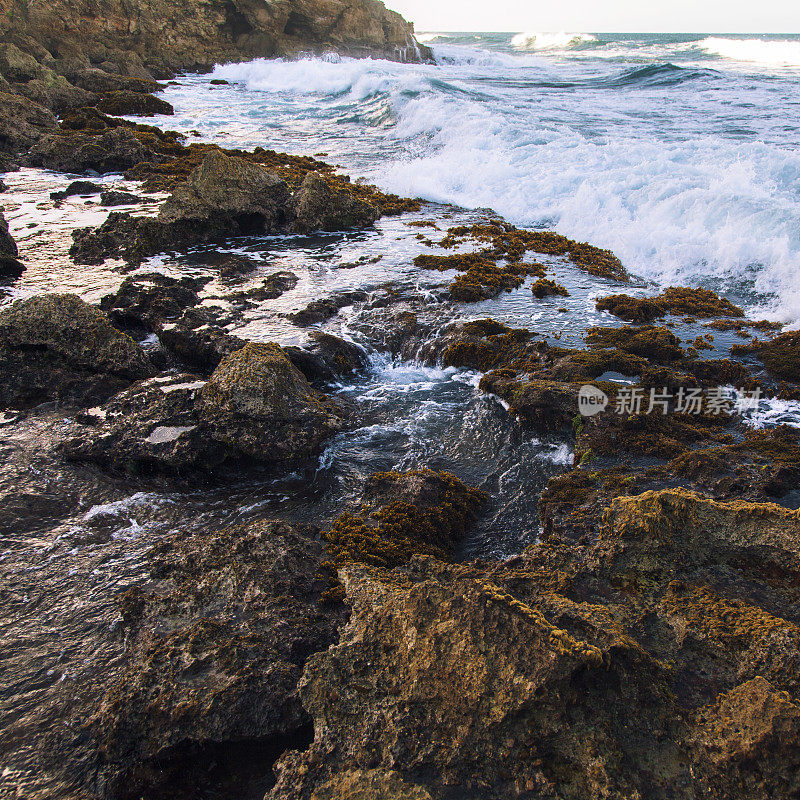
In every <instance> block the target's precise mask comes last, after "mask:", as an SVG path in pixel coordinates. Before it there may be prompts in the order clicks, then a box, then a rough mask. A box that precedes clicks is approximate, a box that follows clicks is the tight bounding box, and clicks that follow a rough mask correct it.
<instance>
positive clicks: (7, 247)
mask: <svg viewBox="0 0 800 800" xmlns="http://www.w3.org/2000/svg"><path fill="white" fill-rule="evenodd" d="M18 255H19V250H18V249H17V243H16V242H15V241H14V238H13V237H12V236H11V234H10V233H9V232H8V223H7V222H6V218H5V217H4V216H3V214H2V212H0V278H18V277H19V276H20V275H22V273H23V272H25V265H24V264H22V263H21V262H20V261H19V260H18V259H17V256H18Z"/></svg>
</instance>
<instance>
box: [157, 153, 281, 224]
mask: <svg viewBox="0 0 800 800" xmlns="http://www.w3.org/2000/svg"><path fill="white" fill-rule="evenodd" d="M288 203H289V188H288V187H287V185H286V182H285V181H283V180H282V179H281V178H279V177H278V176H277V175H275V174H274V173H272V172H268V171H267V170H265V169H264V168H263V167H260V166H258V164H254V163H253V162H251V161H247V160H245V159H243V158H235V157H230V156H226V155H225V154H224V153H222V152H219V151H212V152H210V153H209V154H208V155H207V156H206V157H205V158H204V159H203V162H202V164H200V166H199V167H197V168H196V169H195V170H194V171H193V172H192V174H191V175H190V176H189V180H188V181H187V182H186V183H185V184H181V185H180V186H179V187H178V188H177V189H176V190H175V191H174V192H173V193H172V195H171V196H170V197H169V198H168V199H167V201H166V202H165V203H164V205H163V206H162V208H161V212H160V213H159V216H158V218H159V220H160V221H161V222H164V223H171V222H193V223H196V222H200V221H202V222H206V223H208V222H209V221H210V222H211V224H212V225H215V226H217V227H221V226H223V225H224V226H230V228H231V235H236V234H237V233H239V234H246V233H272V232H275V231H279V230H280V229H281V228H282V227H283V226H284V225H285V224H286V223H287V206H288Z"/></svg>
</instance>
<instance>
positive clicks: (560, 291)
mask: <svg viewBox="0 0 800 800" xmlns="http://www.w3.org/2000/svg"><path fill="white" fill-rule="evenodd" d="M531 292H533V296H534V297H536V298H538V299H539V300H542V299H544V298H545V297H552V296H553V295H561V296H562V297H569V292H568V291H567V290H566V288H565V287H563V286H562V285H561V284H560V283H556V282H555V281H551V280H550V279H549V278H539V280H538V281H536V282H535V283H534V284H533V285H532V286H531Z"/></svg>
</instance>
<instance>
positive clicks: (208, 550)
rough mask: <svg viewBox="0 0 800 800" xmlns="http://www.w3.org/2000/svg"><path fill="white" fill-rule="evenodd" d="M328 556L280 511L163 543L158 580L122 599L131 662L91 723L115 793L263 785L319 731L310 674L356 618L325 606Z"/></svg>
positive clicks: (249, 789)
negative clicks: (322, 569)
mask: <svg viewBox="0 0 800 800" xmlns="http://www.w3.org/2000/svg"><path fill="white" fill-rule="evenodd" d="M321 560H322V545H321V544H320V542H319V540H318V539H317V538H315V537H313V536H311V535H309V534H307V533H304V532H303V531H301V530H297V529H296V528H293V527H291V526H289V525H287V524H286V523H283V522H277V521H264V522H259V523H256V524H252V525H249V526H246V527H238V528H233V529H227V530H222V531H214V532H203V531H191V532H187V531H182V532H181V533H180V534H178V535H176V536H175V537H173V538H171V539H167V540H166V541H164V542H162V543H160V544H159V545H157V546H156V547H155V548H154V550H153V552H152V554H151V556H150V575H151V581H150V584H149V585H148V586H146V587H145V589H144V590H142V589H132V590H130V591H128V592H127V593H126V594H125V595H123V596H122V598H121V602H120V606H121V613H122V620H123V621H122V626H121V627H122V631H123V632H124V635H125V637H126V641H127V648H126V657H125V666H124V670H123V672H122V676H121V678H120V679H119V681H118V682H117V683H116V685H114V686H112V687H111V688H110V689H109V691H108V692H107V694H106V695H105V697H104V698H103V699H102V701H101V703H100V705H99V708H98V710H97V713H96V714H95V717H94V720H93V723H92V726H91V729H92V730H93V732H94V734H95V735H96V736H97V737H98V739H99V747H100V749H101V751H102V752H103V755H104V764H103V767H102V770H101V774H102V775H103V783H104V785H105V787H106V792H105V793H104V794H105V796H112V797H123V796H124V797H133V796H137V797H154V796H160V797H164V796H175V795H176V794H177V795H179V796H188V795H189V794H192V793H194V794H195V796H200V795H205V794H206V793H208V792H209V790H210V789H216V790H218V791H220V792H221V793H222V794H227V795H228V796H238V797H255V796H260V795H263V793H264V791H265V790H266V789H267V788H268V787H269V785H270V783H271V766H272V762H273V761H274V759H275V758H276V757H277V755H278V754H279V753H280V752H281V751H282V750H283V749H284V748H285V746H286V745H287V744H289V743H295V744H296V745H301V744H303V743H305V741H307V737H308V736H309V723H310V720H309V718H308V715H307V713H306V712H305V710H304V709H303V707H302V705H301V704H300V699H299V696H298V693H297V682H298V679H299V678H300V675H301V673H302V670H303V666H304V664H305V661H306V659H307V658H308V656H309V654H311V653H314V652H317V651H319V650H324V649H325V648H327V647H328V646H329V645H330V644H331V643H332V642H333V641H334V638H335V634H336V626H337V623H338V622H339V621H340V618H341V616H342V613H341V611H340V610H337V609H334V608H332V607H330V606H327V607H323V606H320V605H319V595H320V592H321V590H322V588H323V586H324V582H323V581H321V580H320V578H319V575H318V573H319V565H320V562H321ZM248 762H249V763H248ZM231 767H233V768H232V769H231ZM226 781H229V782H230V783H229V785H227V786H226ZM248 784H252V785H248ZM259 788H260V794H258V793H257V790H258V789H259ZM225 789H227V791H224V790H225Z"/></svg>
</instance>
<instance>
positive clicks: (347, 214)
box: [294, 172, 380, 232]
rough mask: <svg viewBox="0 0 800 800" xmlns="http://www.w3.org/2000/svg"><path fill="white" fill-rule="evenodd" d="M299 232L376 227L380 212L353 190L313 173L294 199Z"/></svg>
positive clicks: (296, 224)
mask: <svg viewBox="0 0 800 800" xmlns="http://www.w3.org/2000/svg"><path fill="white" fill-rule="evenodd" d="M294 200H295V205H296V209H297V220H296V223H295V227H296V229H297V230H298V231H301V232H309V231H318V230H320V231H341V230H346V229H347V228H363V227H366V226H368V225H372V223H373V222H375V220H377V219H378V217H380V209H378V208H376V207H375V206H373V205H371V204H370V203H367V202H365V201H364V200H361V199H360V198H358V197H357V196H356V195H355V194H354V193H353V192H352V191H350V190H349V188H348V187H347V186H346V185H345V186H341V185H338V184H334V183H333V182H331V181H328V180H326V178H325V177H324V176H323V175H321V174H320V173H318V172H309V173H308V175H306V177H305V178H304V179H303V183H302V184H301V186H300V189H299V190H298V191H297V193H296V194H295V197H294Z"/></svg>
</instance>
